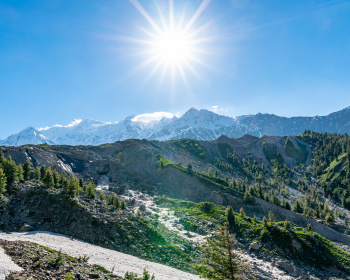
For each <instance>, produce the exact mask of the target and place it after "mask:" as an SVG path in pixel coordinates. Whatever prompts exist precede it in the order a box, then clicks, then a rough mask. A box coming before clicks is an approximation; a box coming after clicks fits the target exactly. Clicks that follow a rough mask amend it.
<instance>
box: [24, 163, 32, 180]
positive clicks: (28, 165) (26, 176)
mask: <svg viewBox="0 0 350 280" xmlns="http://www.w3.org/2000/svg"><path fill="white" fill-rule="evenodd" d="M31 170H32V165H31V163H30V161H29V160H26V161H25V162H24V164H23V177H24V180H29V179H30V177H31V176H30V175H31V174H30V173H31Z"/></svg>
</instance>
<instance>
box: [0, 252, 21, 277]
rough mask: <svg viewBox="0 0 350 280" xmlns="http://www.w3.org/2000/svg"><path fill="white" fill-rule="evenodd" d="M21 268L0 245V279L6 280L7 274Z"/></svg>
mask: <svg viewBox="0 0 350 280" xmlns="http://www.w3.org/2000/svg"><path fill="white" fill-rule="evenodd" d="M21 270H22V268H20V267H19V266H18V265H16V264H15V263H14V262H13V261H12V260H11V258H10V257H9V256H8V255H6V254H5V252H4V250H3V249H2V248H1V247H0V280H5V277H6V275H8V274H10V273H12V272H17V271H21Z"/></svg>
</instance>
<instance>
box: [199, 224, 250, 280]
mask: <svg viewBox="0 0 350 280" xmlns="http://www.w3.org/2000/svg"><path fill="white" fill-rule="evenodd" d="M235 244H236V241H235V239H234V236H232V235H231V234H230V233H229V230H228V225H227V224H225V226H223V227H222V228H221V229H220V230H219V231H218V232H217V233H216V238H207V240H206V242H205V246H200V247H199V249H200V250H201V251H202V252H203V254H204V255H205V257H204V258H203V259H202V263H201V264H196V265H194V266H193V268H194V269H195V270H196V271H197V272H198V274H199V275H201V276H202V277H204V278H206V279H211V280H236V279H240V278H241V277H242V276H243V275H245V274H246V273H247V270H248V266H247V265H246V264H245V263H240V262H239V261H238V260H237V257H236V253H235V251H234V250H233V247H234V245H235Z"/></svg>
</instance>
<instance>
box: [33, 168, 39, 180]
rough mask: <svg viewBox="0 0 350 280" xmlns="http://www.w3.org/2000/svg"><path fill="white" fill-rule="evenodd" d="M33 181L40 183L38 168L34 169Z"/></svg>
mask: <svg viewBox="0 0 350 280" xmlns="http://www.w3.org/2000/svg"><path fill="white" fill-rule="evenodd" d="M34 179H35V180H37V181H40V168H39V167H37V168H35V171H34Z"/></svg>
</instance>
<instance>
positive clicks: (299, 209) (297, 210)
mask: <svg viewBox="0 0 350 280" xmlns="http://www.w3.org/2000/svg"><path fill="white" fill-rule="evenodd" d="M292 211H293V212H295V213H303V207H302V206H301V204H300V202H299V200H295V202H294V203H293V207H292Z"/></svg>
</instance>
